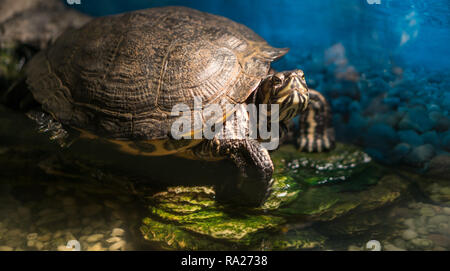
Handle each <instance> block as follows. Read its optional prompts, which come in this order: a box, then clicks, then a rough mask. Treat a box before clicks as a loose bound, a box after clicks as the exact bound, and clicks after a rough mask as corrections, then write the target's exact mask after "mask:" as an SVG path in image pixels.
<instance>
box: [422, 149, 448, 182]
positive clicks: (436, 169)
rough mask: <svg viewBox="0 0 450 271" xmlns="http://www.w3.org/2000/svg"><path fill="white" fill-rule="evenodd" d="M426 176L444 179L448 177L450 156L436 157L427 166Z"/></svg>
mask: <svg viewBox="0 0 450 271" xmlns="http://www.w3.org/2000/svg"><path fill="white" fill-rule="evenodd" d="M427 174H428V175H431V176H434V177H440V178H442V179H446V178H448V177H449V176H450V155H437V156H435V157H434V158H433V159H431V161H430V163H429V165H428V171H427Z"/></svg>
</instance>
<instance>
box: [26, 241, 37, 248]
mask: <svg viewBox="0 0 450 271" xmlns="http://www.w3.org/2000/svg"><path fill="white" fill-rule="evenodd" d="M35 245H36V240H28V242H27V247H34V246H35Z"/></svg>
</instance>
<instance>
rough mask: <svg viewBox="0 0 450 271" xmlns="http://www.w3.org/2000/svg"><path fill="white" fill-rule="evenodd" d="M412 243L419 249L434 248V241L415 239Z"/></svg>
mask: <svg viewBox="0 0 450 271" xmlns="http://www.w3.org/2000/svg"><path fill="white" fill-rule="evenodd" d="M411 243H412V244H413V245H414V246H416V247H419V248H430V247H432V246H433V241H431V240H428V239H424V238H415V239H412V240H411Z"/></svg>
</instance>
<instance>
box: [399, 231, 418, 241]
mask: <svg viewBox="0 0 450 271" xmlns="http://www.w3.org/2000/svg"><path fill="white" fill-rule="evenodd" d="M416 237H417V233H416V232H415V231H413V230H405V231H403V233H402V238H403V239H405V240H412V239H414V238H416Z"/></svg>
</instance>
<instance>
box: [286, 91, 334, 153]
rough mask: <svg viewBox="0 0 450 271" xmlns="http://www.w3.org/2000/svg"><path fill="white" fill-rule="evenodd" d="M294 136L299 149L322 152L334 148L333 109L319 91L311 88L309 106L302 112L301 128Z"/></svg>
mask: <svg viewBox="0 0 450 271" xmlns="http://www.w3.org/2000/svg"><path fill="white" fill-rule="evenodd" d="M293 136H294V138H295V140H294V141H295V142H296V144H297V146H298V150H299V151H307V152H322V151H328V150H331V149H333V148H334V145H335V135H334V128H333V126H332V118H331V109H330V106H329V104H328V102H327V101H326V100H325V98H324V97H323V96H322V94H320V93H319V92H318V91H316V90H312V89H310V90H309V105H308V108H307V109H306V110H305V112H303V113H301V114H300V119H299V128H298V131H297V132H295V133H294V134H293Z"/></svg>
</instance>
